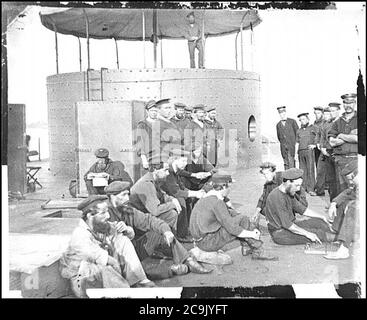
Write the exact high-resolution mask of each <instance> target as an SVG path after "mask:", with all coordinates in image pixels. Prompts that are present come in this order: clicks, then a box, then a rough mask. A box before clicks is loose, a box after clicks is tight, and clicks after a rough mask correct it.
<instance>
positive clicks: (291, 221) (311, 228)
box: [265, 168, 335, 245]
mask: <svg viewBox="0 0 367 320" xmlns="http://www.w3.org/2000/svg"><path fill="white" fill-rule="evenodd" d="M302 176H303V170H301V169H296V168H291V169H288V170H286V171H284V172H283V183H282V184H281V185H280V186H279V187H277V188H275V189H274V190H273V191H272V192H270V194H269V196H268V198H267V200H266V205H265V216H266V219H267V220H268V230H269V233H270V235H271V237H272V239H273V241H274V242H275V243H277V244H281V245H296V244H306V243H308V242H310V241H311V242H318V243H321V240H322V241H333V240H334V237H335V235H334V234H333V233H332V229H331V226H330V224H329V223H328V221H327V218H326V217H324V216H323V215H321V214H319V213H317V212H315V211H313V210H311V209H309V208H307V207H306V206H304V205H303V204H301V203H300V202H299V201H296V200H295V198H294V195H295V193H296V192H297V191H299V190H300V188H301V185H302ZM296 213H298V214H302V215H304V216H308V217H311V219H308V220H304V221H297V220H296V216H295V214H296Z"/></svg>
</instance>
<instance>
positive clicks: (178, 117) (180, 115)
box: [171, 102, 191, 144]
mask: <svg viewBox="0 0 367 320" xmlns="http://www.w3.org/2000/svg"><path fill="white" fill-rule="evenodd" d="M174 106H175V110H176V114H175V116H174V117H173V118H172V119H171V120H172V122H173V123H175V125H176V126H177V128H178V129H179V130H180V132H181V137H182V140H181V143H182V144H183V142H184V130H185V128H186V127H187V126H188V124H189V123H190V121H191V120H190V119H188V118H187V117H186V114H185V110H186V108H187V106H186V105H185V104H183V103H181V102H176V103H174Z"/></svg>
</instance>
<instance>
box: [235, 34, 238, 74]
mask: <svg viewBox="0 0 367 320" xmlns="http://www.w3.org/2000/svg"><path fill="white" fill-rule="evenodd" d="M238 34H239V32H237V34H236V38H235V42H234V46H235V60H236V70H238V49H237V47H238V44H237V43H238Z"/></svg>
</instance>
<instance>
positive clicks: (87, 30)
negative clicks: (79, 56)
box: [83, 9, 90, 70]
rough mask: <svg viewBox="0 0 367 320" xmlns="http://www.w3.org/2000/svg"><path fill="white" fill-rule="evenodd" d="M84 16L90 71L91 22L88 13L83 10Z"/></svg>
mask: <svg viewBox="0 0 367 320" xmlns="http://www.w3.org/2000/svg"><path fill="white" fill-rule="evenodd" d="M83 12H84V16H85V31H86V34H87V53H88V70H89V69H90V50H89V21H88V16H87V13H86V12H85V9H83Z"/></svg>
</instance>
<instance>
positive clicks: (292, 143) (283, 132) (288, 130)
mask: <svg viewBox="0 0 367 320" xmlns="http://www.w3.org/2000/svg"><path fill="white" fill-rule="evenodd" d="M276 128H277V136H278V140H279V142H280V148H281V153H282V156H283V155H284V157H285V154H286V150H289V151H290V153H291V155H292V156H294V155H295V150H296V133H297V130H298V124H297V122H296V120H294V119H291V118H287V119H286V120H285V125H283V124H282V121H279V122H278V123H277V126H276Z"/></svg>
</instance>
